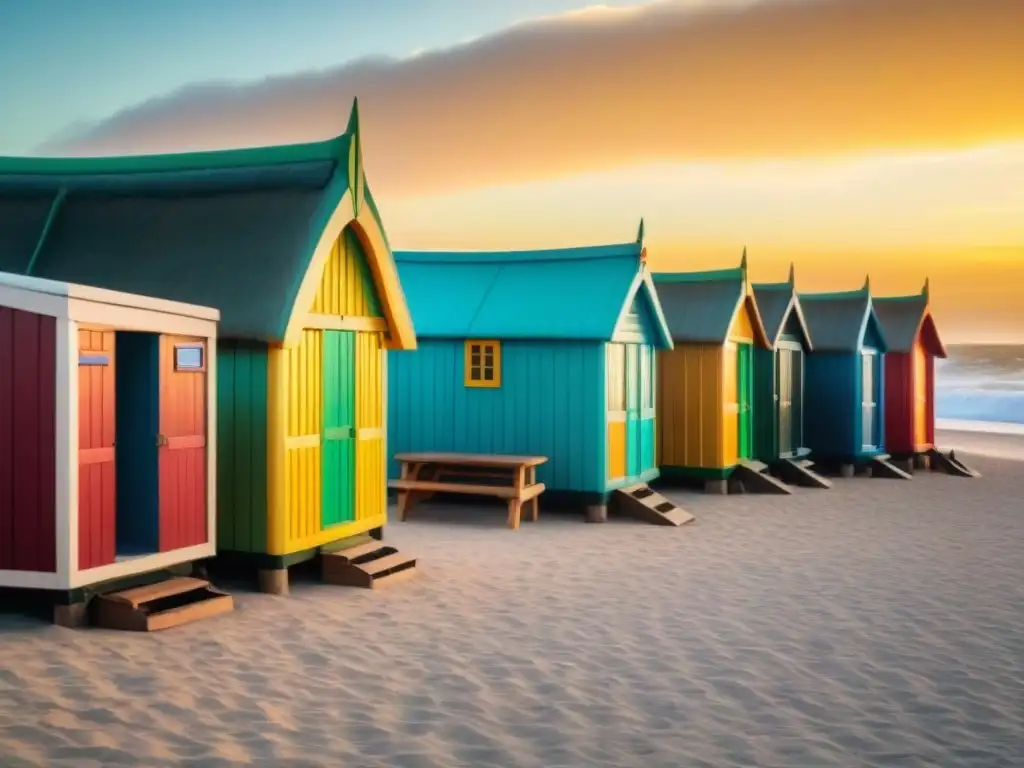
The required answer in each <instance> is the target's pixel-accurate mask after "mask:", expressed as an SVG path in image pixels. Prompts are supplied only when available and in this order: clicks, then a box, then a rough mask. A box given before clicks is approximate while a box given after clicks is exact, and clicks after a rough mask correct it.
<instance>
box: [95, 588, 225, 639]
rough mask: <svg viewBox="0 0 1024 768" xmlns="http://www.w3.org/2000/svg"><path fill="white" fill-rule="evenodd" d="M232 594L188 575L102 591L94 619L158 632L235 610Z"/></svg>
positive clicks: (102, 623)
mask: <svg viewBox="0 0 1024 768" xmlns="http://www.w3.org/2000/svg"><path fill="white" fill-rule="evenodd" d="M234 607H235V604H234V600H233V599H232V597H231V595H229V594H227V593H226V592H221V591H220V590H219V589H216V588H215V587H213V586H212V585H211V584H210V582H208V581H206V580H204V579H194V578H191V577H187V576H181V577H177V578H171V579H166V580H164V581H160V582H157V583H155V584H149V585H146V586H144V587H134V588H132V589H125V590H121V591H119V592H108V593H107V594H103V595H98V596H97V597H96V599H95V601H94V607H93V615H94V622H95V623H96V624H97V625H98V626H100V627H105V628H106V629H122V630H127V631H130V632H156V631H158V630H161V629H169V628H171V627H176V626H179V625H181V624H188V623H190V622H193V621H199V620H200V619H205V618H209V617H211V616H216V615H218V614H221V613H228V612H229V611H232V610H234Z"/></svg>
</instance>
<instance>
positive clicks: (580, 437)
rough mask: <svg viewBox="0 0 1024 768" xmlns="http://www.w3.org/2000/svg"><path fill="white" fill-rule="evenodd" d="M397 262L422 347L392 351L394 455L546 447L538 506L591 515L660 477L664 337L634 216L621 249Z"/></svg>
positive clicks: (419, 257) (534, 451)
mask: <svg viewBox="0 0 1024 768" xmlns="http://www.w3.org/2000/svg"><path fill="white" fill-rule="evenodd" d="M395 258H396V259H397V261H398V269H399V274H400V276H401V279H402V284H403V286H404V288H405V292H406V296H407V297H408V301H409V306H410V308H411V309H412V315H413V318H414V321H415V323H416V329H417V334H418V339H419V348H418V350H417V351H416V353H415V354H404V353H400V354H394V355H391V356H390V359H389V390H388V429H389V435H390V439H391V444H390V445H391V449H392V451H394V452H407V451H412V452H420V451H438V452H460V453H489V454H526V455H537V456H546V457H547V459H548V461H547V462H546V463H544V464H542V465H541V466H540V467H538V471H537V480H538V481H539V482H542V483H544V484H545V486H546V488H547V490H546V491H545V492H544V496H543V501H552V500H556V499H559V498H561V499H562V500H564V501H568V502H570V503H580V504H581V505H584V506H586V507H587V509H588V513H587V514H588V519H590V520H592V521H602V520H604V519H605V517H606V514H607V506H608V502H609V498H610V496H611V494H612V493H613V492H614V491H615V490H616V489H621V488H626V487H629V486H633V485H636V484H639V483H646V482H648V481H650V480H652V479H653V478H655V477H657V475H658V469H657V466H656V464H655V460H654V436H655V411H654V397H655V394H654V381H655V369H656V365H655V352H656V351H657V350H662V349H670V348H671V347H672V342H671V339H670V337H669V334H668V328H667V327H666V325H665V320H664V316H663V314H662V311H661V305H660V304H659V302H658V296H657V293H656V292H655V290H654V284H653V283H652V281H651V277H650V274H649V272H648V270H647V267H646V265H645V264H644V260H645V250H644V245H643V225H642V224H641V230H640V235H639V237H638V238H637V241H636V242H630V243H625V244H621V245H604V246H593V247H579V248H566V249H561V250H537V251H503V252H490V251H486V252H434V251H428V252H420V251H416V252H414V251H400V252H397V253H396V254H395ZM398 471H399V467H398V465H397V464H396V463H394V462H393V463H392V464H391V470H390V474H391V476H392V477H397V475H398Z"/></svg>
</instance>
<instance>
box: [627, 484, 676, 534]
mask: <svg viewBox="0 0 1024 768" xmlns="http://www.w3.org/2000/svg"><path fill="white" fill-rule="evenodd" d="M613 499H614V500H615V506H616V508H617V510H618V511H620V512H622V513H623V514H626V515H629V516H630V517H635V518H637V519H638V520H643V521H644V522H645V523H652V524H654V525H675V526H679V525H685V524H686V523H692V522H693V521H694V517H693V515H691V514H690V513H689V512H687V511H686V510H685V509H683V508H682V507H678V506H676V505H675V503H674V502H671V501H669V500H668V499H666V498H665V497H664V496H662V495H661V494H660V493H658V492H657V491H653V490H651V488H650V487H649V486H648V485H647V483H637V484H636V485H631V486H628V487H627V488H619V489H618V490H616V491H615V494H614V496H613Z"/></svg>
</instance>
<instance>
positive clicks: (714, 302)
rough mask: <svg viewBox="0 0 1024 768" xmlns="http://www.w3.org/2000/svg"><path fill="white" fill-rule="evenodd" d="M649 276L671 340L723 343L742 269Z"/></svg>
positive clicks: (739, 293)
mask: <svg viewBox="0 0 1024 768" xmlns="http://www.w3.org/2000/svg"><path fill="white" fill-rule="evenodd" d="M653 277H654V285H655V287H656V288H657V289H658V298H659V299H660V300H661V307H662V310H663V311H664V312H665V321H666V322H667V323H668V327H669V331H671V333H672V340H673V341H681V342H696V343H713V344H724V343H725V341H726V338H727V337H728V335H729V327H730V325H732V319H733V317H734V316H735V314H736V307H737V306H738V305H739V302H740V298H741V297H742V296H743V291H744V289H745V284H744V280H745V276H744V273H743V270H742V269H718V270H713V271H708V272H656V273H655V274H654V276H653Z"/></svg>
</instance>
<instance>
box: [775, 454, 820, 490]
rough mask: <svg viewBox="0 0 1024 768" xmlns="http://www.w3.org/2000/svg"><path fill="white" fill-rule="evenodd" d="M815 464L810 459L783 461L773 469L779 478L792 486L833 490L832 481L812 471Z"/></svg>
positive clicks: (777, 463)
mask: <svg viewBox="0 0 1024 768" xmlns="http://www.w3.org/2000/svg"><path fill="white" fill-rule="evenodd" d="M813 466H814V462H813V461H811V460H810V459H782V460H781V461H778V462H776V463H775V465H774V466H773V467H772V468H773V469H774V470H775V472H776V474H778V476H779V478H780V479H781V480H782V481H784V482H786V483H789V484H790V485H799V486H801V487H803V488H831V487H832V481H831V480H829V479H828V478H825V477H822V476H821V475H819V474H818V473H817V472H815V471H814V469H812V467H813Z"/></svg>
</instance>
